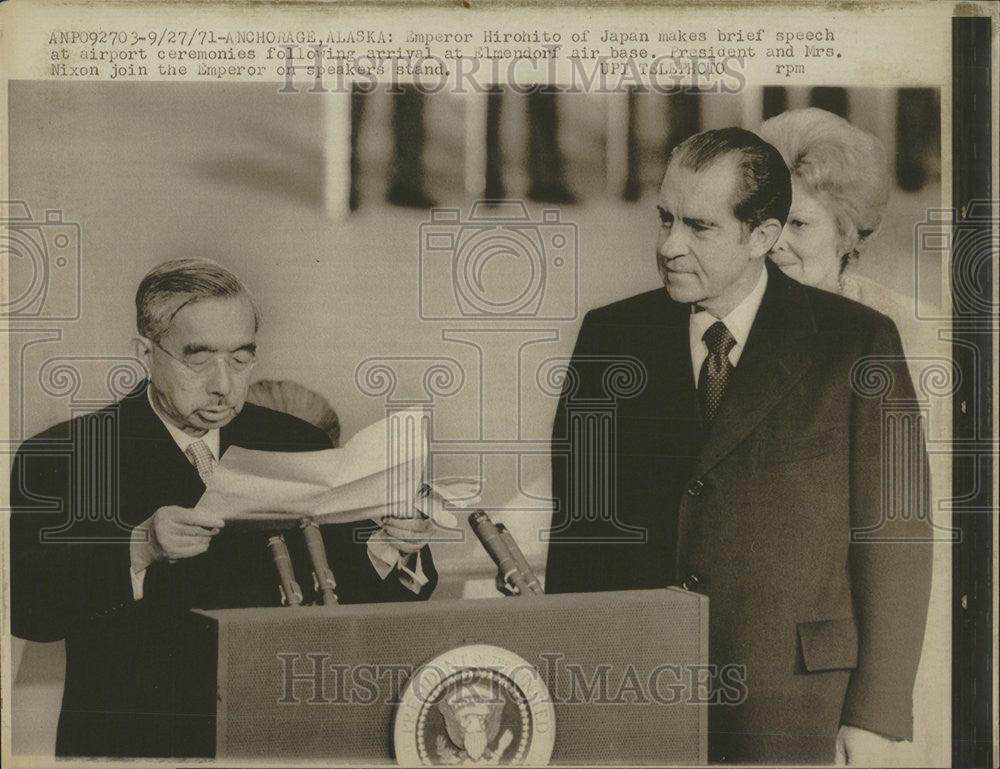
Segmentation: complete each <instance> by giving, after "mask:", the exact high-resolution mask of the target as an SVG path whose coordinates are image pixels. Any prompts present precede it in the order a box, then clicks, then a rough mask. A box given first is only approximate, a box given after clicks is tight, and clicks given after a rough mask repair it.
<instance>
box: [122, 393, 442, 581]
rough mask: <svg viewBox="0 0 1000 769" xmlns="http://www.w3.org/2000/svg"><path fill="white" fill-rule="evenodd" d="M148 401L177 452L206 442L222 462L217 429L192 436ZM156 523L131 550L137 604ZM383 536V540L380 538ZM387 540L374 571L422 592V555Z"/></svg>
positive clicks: (373, 553)
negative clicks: (150, 535) (150, 534)
mask: <svg viewBox="0 0 1000 769" xmlns="http://www.w3.org/2000/svg"><path fill="white" fill-rule="evenodd" d="M146 397H148V398H149V405H150V407H151V408H152V409H153V413H154V414H156V416H157V417H158V418H159V420H160V421H161V422H163V426H164V427H166V428H167V432H168V433H170V437H171V438H173V439H174V443H176V444H177V448H179V449H180V450H181V452H185V451H186V450H187V447H188V446H190V445H191V444H192V443H194V442H196V441H202V442H203V443H204V444H205V445H206V446H208V449H209V451H211V452H212V456H213V457H215V461H216V462H218V461H219V453H220V451H221V444H220V440H219V431H218V430H217V429H216V430H209V431H208V432H207V433H205V434H204V435H202V436H200V437H195V436H193V435H189V434H188V433H186V432H184V431H183V430H181V429H180V428H179V427H177V426H176V425H174V424H173V423H172V422H170V421H168V420H167V419H166V418H165V417H164V416H163V415H162V414H161V413H160V412H159V411H157V409H156V405H155V404H154V403H153V396H152V393H151V392H150V390H149V388H147V389H146ZM152 520H153V519H152V517H150V518H148V519H147V520H146V521H144V522H143V523H142V524H140V525H139V526H137V527H136V528H135V529H133V532H132V542H131V544H130V546H129V556H130V560H131V564H130V566H129V576H130V577H131V579H132V596H133V597H134V598H135V600H137V601H138V600H140V599H141V598H142V586H143V582H144V581H145V578H146V567H147V566H148V565H149V564H150V563H151V562H152V556H151V551H152V547H153V546H152V542H151V541H150V540H149V539H148V538H146V537H144V536H143V532H146V531H149V528H150V526H151V524H152ZM379 535H383V536H381V537H380V536H379ZM387 540H388V538H387V537H385V536H384V533H383V532H382V531H381V530H380V531H378V532H376V533H375V534H373V535H372V536H371V538H370V539H369V543H368V559H369V560H370V561H371V564H372V567H373V568H374V569H375V571H376V572H377V573H378V575H379V577H380V578H382V579H385V578H386V577H388V576H389V574H391V573H392V571H393V569H398V570H399V581H400V582H401V583H402V584H403V585H404V586H405V587H406V588H407V589H409V590H411V591H413V592H414V593H419V592H420V590H421V588H423V586H424V585H426V584H427V575H426V574H425V573H424V567H423V563H422V559H421V557H420V553H401V552H399V551H398V550H396V549H395V548H394V547H392V545H391V544H390V543H389V542H388V541H387Z"/></svg>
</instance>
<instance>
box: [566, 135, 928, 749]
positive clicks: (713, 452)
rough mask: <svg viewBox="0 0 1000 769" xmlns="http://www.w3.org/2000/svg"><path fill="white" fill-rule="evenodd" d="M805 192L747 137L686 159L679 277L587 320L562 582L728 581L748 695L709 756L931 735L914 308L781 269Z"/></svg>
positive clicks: (725, 648)
mask: <svg viewBox="0 0 1000 769" xmlns="http://www.w3.org/2000/svg"><path fill="white" fill-rule="evenodd" d="M790 201H791V185H790V181H789V176H788V171H787V170H786V168H785V165H784V164H783V162H782V160H781V156H780V155H779V154H778V152H777V150H775V149H774V148H773V147H771V146H770V145H768V144H766V143H765V142H763V141H762V140H760V139H759V138H757V137H756V136H754V135H753V134H751V133H749V132H747V131H743V130H741V129H736V128H732V129H723V130H718V131H708V132H705V133H702V134H698V135H695V136H693V137H691V138H689V139H688V140H686V141H685V142H683V143H682V144H681V145H679V146H678V147H677V149H675V150H674V152H673V153H672V154H671V157H670V160H669V161H668V164H667V170H666V174H665V175H664V179H663V184H662V187H661V191H660V198H659V214H660V220H661V225H660V235H659V239H658V242H657V251H656V261H657V265H658V267H659V270H660V274H661V276H662V278H663V282H664V285H665V289H660V290H655V291H651V292H648V293H645V294H641V295H639V296H634V297H631V298H629V299H625V300H623V301H620V302H617V303H615V304H611V305H609V306H606V307H602V308H600V309H597V310H593V311H592V312H590V313H588V314H587V316H586V318H585V319H584V322H583V326H582V328H581V329H580V333H579V337H578V340H577V344H576V348H575V351H574V357H573V363H572V371H571V375H569V376H568V377H567V380H566V382H567V383H566V385H565V386H564V392H563V396H562V398H561V400H560V404H559V409H558V412H557V414H556V420H555V427H554V433H553V486H554V488H553V496H554V498H555V500H556V509H555V513H554V518H553V528H552V531H551V533H550V537H551V539H550V545H549V553H548V563H547V567H546V590H547V592H550V593H552V592H576V591H591V590H620V589H634V588H658V587H665V586H667V585H672V584H680V585H682V586H684V587H686V588H689V589H692V590H696V591H698V592H702V593H705V594H706V595H708V596H709V598H710V608H709V614H710V620H709V624H710V635H709V649H710V662H711V663H712V664H713V666H714V667H715V669H716V671H717V674H718V675H719V676H720V677H722V679H723V680H725V681H728V682H729V683H730V684H731V683H733V681H735V680H737V679H739V680H741V681H742V682H743V685H744V689H745V693H746V696H745V697H741V698H739V701H738V702H733V701H732V697H728V696H721V694H725V693H726V691H725V690H721V694H720V697H719V699H718V700H716V701H713V704H712V705H711V707H710V717H709V729H710V734H709V757H710V759H711V760H715V761H727V762H761V763H774V762H780V763H832V762H834V760H835V759H839V760H841V761H845V760H846V761H847V762H849V763H852V764H865V763H866V762H868V761H871V760H878V759H879V758H880V757H882V756H884V755H885V754H884V750H885V749H886V748H887V747H888V746H890V745H891V742H892V741H893V740H900V739H911V738H912V725H911V723H912V721H911V711H912V690H913V682H914V677H915V674H916V668H917V663H918V660H919V657H920V649H921V643H922V638H923V633H924V624H925V620H926V611H927V602H928V595H929V588H930V573H931V568H930V567H931V561H930V552H931V551H930V544H929V542H928V540H929V539H930V538H929V536H928V502H927V499H928V497H927V488H926V485H925V481H926V478H927V473H926V455H925V450H924V446H923V441H922V437H921V435H920V429H919V420H918V418H917V416H916V410H915V399H914V392H913V388H912V384H911V382H910V379H909V375H908V373H907V368H906V362H905V359H904V358H903V355H902V348H901V345H900V341H899V337H898V334H897V333H896V329H895V327H894V326H893V324H892V322H891V321H890V320H889V319H888V318H886V317H884V316H882V315H879V314H878V313H876V312H874V311H872V310H870V309H867V308H866V307H863V306H862V305H860V304H856V303H854V302H851V301H849V300H846V299H843V298H841V297H839V296H834V295H832V294H830V293H827V292H823V291H819V290H816V289H813V288H810V287H806V286H802V285H800V284H798V283H796V282H794V281H792V280H790V279H789V278H787V277H785V276H784V275H783V274H782V273H781V271H780V270H776V269H773V268H772V267H771V265H769V264H768V265H765V261H766V260H765V257H766V255H767V253H768V251H769V249H770V248H771V247H772V246H773V245H774V243H775V241H776V240H777V238H778V236H779V234H780V232H781V229H782V225H783V223H784V221H785V218H786V216H787V214H788V209H789V204H790ZM609 365H610V366H617V367H618V368H619V370H630V371H631V375H632V376H633V377H634V381H633V382H632V383H631V385H628V386H625V385H623V384H622V383H621V382H620V381H618V380H616V378H615V376H609V369H608V366H609ZM866 371H867V374H866V373H865V372H866ZM875 380H877V382H876V381H875ZM616 383H617V384H616ZM632 385H635V386H632ZM616 387H617V389H618V392H617V395H619V396H622V397H617V398H616V397H615V396H616V393H615V392H614V390H615V389H616ZM876 390H877V391H878V392H875V391H876ZM609 391H610V392H609ZM874 395H880V396H881V397H872V396H874ZM602 419H604V420H605V422H604V424H610V425H611V428H610V429H608V430H607V431H606V432H603V433H602V432H601V431H600V430H595V427H594V426H595V425H597V424H599V423H600V420H602ZM602 434H603V435H606V436H608V439H607V440H605V441H604V442H603V443H602V442H598V441H595V440H594V436H595V435H602ZM609 457H610V459H609ZM886 457H889V458H890V462H891V464H888V465H887V464H886V460H885V458H886ZM884 467H885V468H887V469H888V470H890V471H893V472H894V473H895V474H892V473H890V476H889V477H887V476H886V473H885V472H884V471H883V468H884ZM595 468H604V469H603V470H601V471H600V473H599V475H600V477H595ZM896 471H898V472H896ZM731 691H732V690H731V689H730V690H729V692H731Z"/></svg>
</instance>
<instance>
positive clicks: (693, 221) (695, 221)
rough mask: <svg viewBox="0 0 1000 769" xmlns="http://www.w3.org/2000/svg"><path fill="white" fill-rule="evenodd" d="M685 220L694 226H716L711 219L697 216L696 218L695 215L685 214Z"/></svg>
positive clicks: (690, 225)
mask: <svg viewBox="0 0 1000 769" xmlns="http://www.w3.org/2000/svg"><path fill="white" fill-rule="evenodd" d="M683 222H684V224H686V225H687V226H688V227H692V226H693V227H703V228H708V227H715V222H713V221H711V220H710V219H697V218H694V217H690V216H685V217H684V219H683Z"/></svg>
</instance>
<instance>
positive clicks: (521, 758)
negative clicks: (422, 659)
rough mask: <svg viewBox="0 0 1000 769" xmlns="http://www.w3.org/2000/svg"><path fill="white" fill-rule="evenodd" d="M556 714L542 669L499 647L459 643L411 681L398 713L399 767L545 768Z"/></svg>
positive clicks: (550, 749) (396, 739)
mask: <svg viewBox="0 0 1000 769" xmlns="http://www.w3.org/2000/svg"><path fill="white" fill-rule="evenodd" d="M554 743H555V709H554V708H553V705H552V698H551V696H550V694H549V690H548V687H547V686H546V685H545V682H544V681H543V680H542V678H541V676H540V675H539V673H538V670H537V669H536V668H535V667H534V666H532V665H531V664H530V663H528V661H527V660H525V659H524V658H523V657H520V656H518V655H517V654H514V653H513V652H511V651H508V650H507V649H502V648H500V647H498V646H488V645H471V646H460V647H458V648H456V649H452V650H450V651H447V652H445V653H444V654H441V655H439V656H438V657H435V658H434V659H433V660H431V661H430V662H428V663H426V664H425V665H423V666H422V667H420V668H419V669H418V670H417V671H416V672H415V673H414V675H413V677H412V678H411V679H410V682H409V684H408V685H407V687H406V690H405V691H404V692H403V696H402V699H401V701H400V704H399V707H398V709H397V711H396V726H395V748H396V760H397V761H398V762H399V764H400V765H402V766H413V765H417V764H419V765H423V766H436V765H446V766H451V765H457V766H461V765H468V766H472V765H475V766H490V765H516V764H529V765H533V766H537V765H541V764H546V763H548V761H549V758H550V757H551V756H552V747H553V745H554Z"/></svg>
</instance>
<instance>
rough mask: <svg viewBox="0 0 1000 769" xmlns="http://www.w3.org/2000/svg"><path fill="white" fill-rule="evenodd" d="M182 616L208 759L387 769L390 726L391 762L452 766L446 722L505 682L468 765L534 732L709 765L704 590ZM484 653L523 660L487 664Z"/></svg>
mask: <svg viewBox="0 0 1000 769" xmlns="http://www.w3.org/2000/svg"><path fill="white" fill-rule="evenodd" d="M189 620H190V623H191V627H190V628H189V629H188V631H189V632H190V633H193V634H194V639H193V643H192V648H200V649H205V648H209V647H213V646H214V648H215V649H217V651H218V654H217V659H216V664H215V666H214V677H213V676H209V678H210V679H212V678H214V680H208V681H205V682H204V685H205V687H206V689H207V687H209V686H214V688H215V691H214V692H211V693H210V692H209V691H207V690H206V691H203V692H202V696H201V697H200V699H199V700H198V701H200V702H208V701H210V700H209V699H208V695H209V694H212V695H214V697H213V699H214V700H215V703H216V708H215V713H214V715H212V716H210V717H208V718H206V719H203V720H200V722H199V723H200V724H201V725H200V726H199V727H197V728H200V729H203V730H204V737H205V743H204V744H205V745H206V747H208V743H209V742H212V741H214V751H211V749H209V750H208V751H206V752H208V753H209V754H210V755H214V756H215V757H216V758H217V759H225V760H235V759H248V760H249V759H262V758H270V759H288V760H290V761H295V760H303V761H307V760H323V761H327V762H333V763H345V764H385V765H393V764H395V763H396V762H397V753H398V752H399V751H397V750H396V746H398V745H400V742H399V739H400V737H399V735H396V742H394V732H402V734H403V737H402V740H403V742H402V744H403V754H405V755H399V756H398V758H399V759H400V760H404V758H406V757H410V758H412V757H413V756H418V757H419V759H420V761H421V762H424V763H461V760H462V758H461V757H462V756H465V757H466V758H467V757H468V755H471V754H466V753H460V751H461V749H462V746H461V736H459V737H458V738H456V737H455V734H456V733H458V734H459V735H461V729H459V728H458V727H457V726H456V724H457V723H458V719H461V718H463V717H467V716H468V715H469V713H472V714H473V716H475V714H476V713H479V712H482V713H486V712H487V711H488V710H489V708H488V706H487V705H484V704H483V703H480V702H475V701H474V700H475V697H477V696H486V697H487V699H489V697H488V696H487V695H481V694H477V692H480V693H482V692H488V691H495V692H504V691H506V692H507V694H506V695H503V696H501V697H500V700H498V704H497V705H496V715H495V717H494V721H493V730H492V731H493V733H492V735H487V736H488V737H489V740H490V745H492V747H487V748H486V751H487V752H485V753H480V752H479V751H478V750H477V749H475V748H473V749H472V753H473V754H476V757H477V758H478V759H479V760H478V761H477V763H488V759H489V758H490V757H491V756H493V757H494V758H495V761H494V762H495V763H499V764H507V763H516V762H518V761H524V760H528V761H529V762H530V761H533V760H535V759H537V758H538V756H540V755H545V754H544V753H539V752H538V751H541V750H543V748H545V746H544V745H543V743H545V742H546V741H548V742H549V743H550V744H549V745H548V746H547V749H548V750H550V751H551V758H550V759H549V762H550V763H551V764H554V765H560V764H561V765H582V764H610V763H613V764H625V765H642V764H696V763H705V762H706V760H707V743H706V737H707V726H708V711H707V702H708V698H709V687H710V676H709V675H708V667H707V663H708V599H707V598H705V597H704V596H701V595H698V594H696V593H691V592H687V591H684V590H680V589H677V588H667V589H664V590H645V591H627V592H615V593H587V594H575V595H552V596H538V597H525V598H508V599H497V600H479V601H473V600H466V601H429V602H425V603H413V604H411V603H397V604H368V605H357V606H330V607H305V608H280V609H278V608H275V609H242V610H222V611H195V612H192V613H191V615H189ZM456 649H457V650H458V651H456V652H454V653H452V654H451V655H445V657H447V661H443V660H444V659H445V658H444V657H442V656H441V655H442V654H443V653H446V652H449V651H451V650H456ZM484 649H485V650H486V651H484ZM496 655H500V656H501V657H504V659H506V658H507V657H512V658H513V659H515V660H517V659H520V660H521V661H522V662H523V664H519V665H515V666H514V669H511V668H510V667H509V666H508V669H506V670H500V669H496V670H495V671H493V672H487V671H488V670H489V669H490V667H491V660H492V659H494V658H496V659H499V657H497V656H496ZM435 660H438V662H436V663H435V664H434V665H432V666H428V662H432V661H435ZM422 666H423V667H422ZM432 667H433V668H434V670H433V671H431V668H432ZM501 667H503V666H501ZM428 671H431V673H430V674H429V673H428ZM456 671H457V672H456ZM428 675H429V676H430V677H428ZM449 681H451V682H452V683H448V682H449ZM491 682H492V683H491ZM539 682H540V683H541V687H540V688H538V687H536V684H538V683H539ZM425 684H426V685H425ZM435 684H437V688H436V689H435V688H434V685H435ZM515 684H516V685H515ZM490 686H493V687H494V689H493V690H490ZM449 687H450V688H449ZM504 687H506V688H504ZM518 687H520V689H521V690H523V692H527V691H528V690H529V689H530V690H531V691H530V696H529V695H523V692H522V694H518V691H517V689H518ZM532 687H536V688H534V689H532ZM418 690H419V691H418ZM415 692H416V694H415ZM435 692H437V696H438V700H439V701H438V702H437V704H436V705H435V704H434V702H431V700H433V699H434V696H435ZM539 692H542V693H543V694H541V695H540V694H539ZM522 695H523V696H522ZM415 696H416V697H417V700H415V699H414V697H415ZM494 696H499V695H494ZM420 697H424V698H428V704H427V705H425V706H422V705H421V704H420V702H419V701H418V700H419V698H420ZM504 697H506V700H510V701H509V702H507V703H506V704H504V702H505V701H506V700H505V699H504ZM543 700H544V701H543ZM401 701H402V704H401ZM476 708H479V710H476ZM501 708H505V709H503V711H502V714H501ZM512 714H513V715H512ZM518 714H520V715H518ZM449 719H450V721H449ZM488 720H489V717H488V716H483V717H482V718H481V719H480V722H483V723H485V722H486V721H488ZM473 721H475V718H473ZM191 725H192V726H194V722H192V724H191ZM411 726H412V727H413V728H412V729H411V728H410V727H411ZM445 727H447V729H446V728H445ZM414 730H415V731H416V732H417V733H416V734H414V735H412V736H409V737H408V736H407V734H408V731H414ZM421 730H422V731H421ZM421 735H422V736H421ZM449 735H450V737H451V739H449ZM456 739H457V744H455V740H456ZM484 739H485V738H484ZM407 740H415V741H416V742H419V743H420V744H416V743H414V744H410V743H409V742H407ZM553 740H554V741H553ZM498 741H499V742H500V743H501V744H500V747H497V746H496V743H497V742H498Z"/></svg>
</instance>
